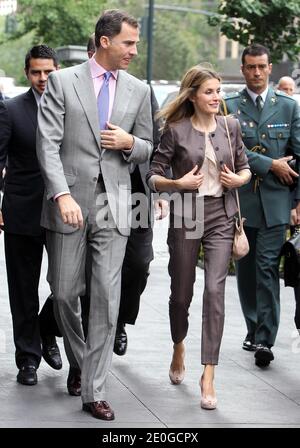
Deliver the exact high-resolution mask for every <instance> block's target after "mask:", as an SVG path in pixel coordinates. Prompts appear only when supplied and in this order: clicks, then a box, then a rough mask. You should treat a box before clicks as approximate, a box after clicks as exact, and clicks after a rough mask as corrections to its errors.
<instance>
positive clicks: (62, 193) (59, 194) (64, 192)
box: [52, 191, 70, 202]
mask: <svg viewBox="0 0 300 448" xmlns="http://www.w3.org/2000/svg"><path fill="white" fill-rule="evenodd" d="M64 194H70V192H69V191H62V192H61V193H57V194H56V195H55V196H53V198H52V199H53V201H54V202H55V201H56V200H57V199H58V198H59V196H63V195H64Z"/></svg>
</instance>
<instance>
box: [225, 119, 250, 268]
mask: <svg viewBox="0 0 300 448" xmlns="http://www.w3.org/2000/svg"><path fill="white" fill-rule="evenodd" d="M224 121H225V127H226V132H227V136H228V142H229V147H230V152H231V159H232V166H233V170H234V172H235V167H234V157H233V151H232V144H231V138H230V133H229V129H228V124H227V120H226V117H224ZM235 194H236V202H237V206H238V216H237V218H236V220H235V231H234V238H233V245H232V258H233V260H240V259H241V258H243V257H244V256H245V255H247V254H248V252H249V243H248V239H247V237H246V234H245V230H244V221H245V218H242V215H241V207H240V199H239V194H238V191H237V188H236V189H235Z"/></svg>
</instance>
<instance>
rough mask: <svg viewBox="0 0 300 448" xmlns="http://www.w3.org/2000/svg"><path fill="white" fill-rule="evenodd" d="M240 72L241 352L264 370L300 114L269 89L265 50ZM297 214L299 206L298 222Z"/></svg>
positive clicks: (235, 97) (236, 105)
mask: <svg viewBox="0 0 300 448" xmlns="http://www.w3.org/2000/svg"><path fill="white" fill-rule="evenodd" d="M241 70H242V73H243V75H244V78H245V81H246V88H245V89H244V90H242V91H241V92H238V93H234V94H230V95H228V96H227V97H226V98H225V104H226V108H227V111H228V113H233V114H235V115H236V117H237V118H238V119H239V122H240V125H241V130H242V136H243V141H244V143H245V145H246V147H247V155H248V159H249V165H250V168H251V171H252V179H251V182H249V183H248V184H247V185H245V186H243V187H241V188H240V190H239V192H240V202H241V209H242V216H244V217H245V218H246V222H245V231H246V234H247V237H248V240H249V244H250V252H249V254H248V255H247V256H246V257H244V258H242V259H241V260H239V261H238V262H237V263H236V272H237V282H238V291H239V296H240V301H241V306H242V311H243V314H244V317H245V320H246V325H247V330H248V333H247V336H246V339H245V341H244V342H243V348H244V349H245V350H249V351H252V350H253V351H255V355H254V356H255V362H256V365H258V366H259V367H266V366H268V365H269V364H270V361H272V360H273V359H274V354H273V352H272V350H271V347H272V346H273V345H274V342H275V338H276V334H277V330H278V325H279V313H280V302H279V262H280V250H281V247H282V244H283V243H284V241H285V231H286V225H287V224H288V223H289V218H290V209H291V202H290V201H291V200H290V191H289V184H291V183H292V182H293V178H294V177H298V174H297V173H296V172H295V171H293V170H292V168H290V166H289V164H288V162H289V160H290V159H292V156H288V155H287V154H290V153H288V148H291V149H292V151H293V153H294V154H295V155H296V156H300V114H299V108H298V105H297V103H296V101H295V100H294V99H292V98H291V97H288V96H287V95H285V94H284V93H282V92H280V91H274V90H273V89H272V88H271V87H269V86H268V81H269V75H270V73H271V70H272V64H271V62H270V54H269V51H268V49H267V48H265V47H263V46H262V45H258V44H253V45H250V46H249V47H247V48H245V50H244V52H243V54H242V66H241ZM225 112H226V111H225ZM297 188H298V191H300V183H298V187H297ZM299 212H300V208H299V207H298V206H297V215H298V217H299Z"/></svg>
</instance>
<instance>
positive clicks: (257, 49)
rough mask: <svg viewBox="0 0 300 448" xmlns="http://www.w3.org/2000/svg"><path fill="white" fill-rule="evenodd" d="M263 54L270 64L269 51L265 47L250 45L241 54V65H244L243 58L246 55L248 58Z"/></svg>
mask: <svg viewBox="0 0 300 448" xmlns="http://www.w3.org/2000/svg"><path fill="white" fill-rule="evenodd" d="M263 54H266V55H267V56H268V62H269V64H270V63H271V55H270V51H269V50H268V48H267V47H264V46H263V45H260V44H251V45H249V46H248V47H246V48H245V49H244V51H243V53H242V65H244V64H245V57H246V56H247V55H250V56H262V55H263Z"/></svg>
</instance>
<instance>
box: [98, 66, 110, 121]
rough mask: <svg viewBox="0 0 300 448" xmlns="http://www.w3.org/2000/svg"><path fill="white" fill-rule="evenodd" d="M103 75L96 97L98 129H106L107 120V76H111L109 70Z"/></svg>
mask: <svg viewBox="0 0 300 448" xmlns="http://www.w3.org/2000/svg"><path fill="white" fill-rule="evenodd" d="M103 76H104V80H103V84H102V87H101V89H100V92H99V95H98V99H97V104H98V115H99V125H100V129H106V122H107V120H108V111H109V78H110V76H111V72H105V73H104V75H103Z"/></svg>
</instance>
